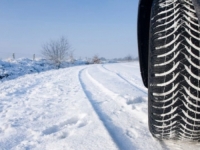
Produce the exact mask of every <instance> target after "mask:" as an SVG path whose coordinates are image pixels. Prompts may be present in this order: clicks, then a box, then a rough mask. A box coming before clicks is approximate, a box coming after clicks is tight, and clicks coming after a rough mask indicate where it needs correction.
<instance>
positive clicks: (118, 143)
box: [0, 62, 200, 150]
mask: <svg viewBox="0 0 200 150" xmlns="http://www.w3.org/2000/svg"><path fill="white" fill-rule="evenodd" d="M147 113H148V110H147V89H146V88H144V86H143V84H142V80H141V77H140V71H139V64H138V62H132V63H116V64H100V65H85V66H76V67H69V68H66V69H59V70H50V71H46V72H42V73H39V74H38V73H35V74H29V75H24V76H20V77H18V78H16V79H14V80H8V81H4V82H0V150H10V149H11V150H29V149H36V150H118V149H119V150H162V149H163V150H182V149H187V150H188V149H191V150H196V149H200V143H185V142H175V141H162V142H161V141H158V140H156V139H154V138H153V137H152V136H151V134H150V133H149V130H148V119H147Z"/></svg>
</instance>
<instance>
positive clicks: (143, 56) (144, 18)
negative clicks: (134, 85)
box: [137, 0, 153, 88]
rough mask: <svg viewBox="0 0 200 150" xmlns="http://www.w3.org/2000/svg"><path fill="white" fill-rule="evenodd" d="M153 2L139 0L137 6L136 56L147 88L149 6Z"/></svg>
mask: <svg viewBox="0 0 200 150" xmlns="http://www.w3.org/2000/svg"><path fill="white" fill-rule="evenodd" d="M152 3H153V0H140V2H139V6H138V24H137V36H138V54H139V62H140V72H141V75H142V80H143V83H144V85H145V87H147V88H148V49H149V26H150V16H151V6H152Z"/></svg>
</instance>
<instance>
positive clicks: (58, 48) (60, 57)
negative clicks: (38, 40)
mask: <svg viewBox="0 0 200 150" xmlns="http://www.w3.org/2000/svg"><path fill="white" fill-rule="evenodd" d="M42 48H43V50H42V54H43V55H44V57H45V58H46V59H49V60H51V61H52V62H53V63H54V64H55V66H56V67H57V68H60V66H61V63H62V62H63V61H64V60H65V59H66V58H67V57H68V55H69V49H70V46H69V44H68V41H67V39H66V38H65V37H61V38H60V39H59V40H57V41H56V40H51V41H50V42H48V43H46V44H44V45H43V47H42Z"/></svg>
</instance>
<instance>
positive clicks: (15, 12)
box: [0, 0, 138, 58]
mask: <svg viewBox="0 0 200 150" xmlns="http://www.w3.org/2000/svg"><path fill="white" fill-rule="evenodd" d="M137 6H138V0H57V1H53V0H13V1H11V0H3V1H1V5H0V18H1V19H0V27H1V28H0V35H1V36H0V58H6V57H10V56H11V55H12V53H15V55H16V57H32V55H33V54H34V53H35V54H36V56H39V55H40V54H41V50H42V45H43V44H44V43H46V42H48V41H49V40H57V39H58V38H60V37H61V36H65V37H66V38H67V39H68V41H69V43H70V45H71V49H72V50H74V55H75V57H77V58H79V57H82V58H84V57H92V56H93V55H95V54H97V55H99V56H102V57H106V58H115V57H124V56H126V55H128V54H131V55H132V56H134V57H136V56H137V55H138V53H137V36H136V35H137V26H136V25H137Z"/></svg>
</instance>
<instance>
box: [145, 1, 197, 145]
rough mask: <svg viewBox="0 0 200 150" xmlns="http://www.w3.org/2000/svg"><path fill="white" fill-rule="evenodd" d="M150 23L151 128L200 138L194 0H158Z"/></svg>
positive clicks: (167, 135)
mask: <svg viewBox="0 0 200 150" xmlns="http://www.w3.org/2000/svg"><path fill="white" fill-rule="evenodd" d="M150 24H151V25H150V37H149V38H150V40H149V41H150V43H149V60H148V61H149V69H148V79H149V83H148V89H149V93H148V97H149V102H148V109H149V110H148V113H149V129H150V132H151V133H152V135H153V136H154V137H156V138H158V139H175V140H189V141H190V140H191V141H194V140H195V141H200V30H199V27H200V26H199V23H198V18H197V15H196V11H195V9H194V6H193V3H192V0H154V1H153V5H152V10H151V20H150Z"/></svg>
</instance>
